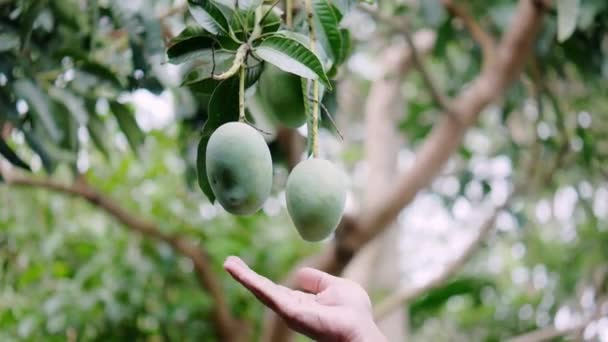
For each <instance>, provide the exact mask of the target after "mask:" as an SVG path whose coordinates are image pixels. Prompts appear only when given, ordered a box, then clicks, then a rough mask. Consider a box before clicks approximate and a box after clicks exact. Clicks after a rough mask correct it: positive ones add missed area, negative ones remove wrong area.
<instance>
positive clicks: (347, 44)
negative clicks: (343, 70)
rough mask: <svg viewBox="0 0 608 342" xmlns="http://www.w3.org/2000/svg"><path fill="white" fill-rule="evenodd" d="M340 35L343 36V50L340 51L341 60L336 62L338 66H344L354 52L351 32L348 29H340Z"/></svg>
mask: <svg viewBox="0 0 608 342" xmlns="http://www.w3.org/2000/svg"><path fill="white" fill-rule="evenodd" d="M340 33H341V35H342V39H341V41H342V48H341V49H340V50H341V52H342V54H341V55H340V58H339V59H338V60H337V61H336V64H342V63H343V62H344V61H345V60H346V59H347V58H348V56H350V53H351V50H352V42H351V40H350V31H349V30H347V29H340Z"/></svg>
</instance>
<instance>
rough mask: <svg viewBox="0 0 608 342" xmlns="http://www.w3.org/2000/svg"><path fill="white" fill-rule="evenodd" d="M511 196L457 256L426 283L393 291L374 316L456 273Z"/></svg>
mask: <svg viewBox="0 0 608 342" xmlns="http://www.w3.org/2000/svg"><path fill="white" fill-rule="evenodd" d="M511 198H512V196H509V199H508V200H507V201H505V203H504V204H503V205H500V206H497V207H496V208H494V209H493V210H492V213H491V214H490V215H489V216H488V217H487V218H486V220H485V221H484V222H483V223H482V224H481V226H480V227H479V231H478V232H477V234H475V236H474V237H473V238H472V239H471V241H469V243H468V244H467V245H466V247H465V248H464V249H463V250H462V252H461V253H460V255H458V257H456V258H455V259H454V260H452V261H451V262H449V263H448V264H447V265H445V267H444V268H443V269H442V270H441V272H439V273H437V274H435V275H434V276H433V278H431V279H430V280H429V281H428V282H427V283H426V284H423V285H422V286H419V287H415V288H409V287H407V288H402V289H399V290H397V291H396V292H395V293H393V294H391V295H389V296H388V297H387V298H386V299H384V300H383V301H382V302H380V303H379V304H378V305H377V306H376V307H375V309H374V316H375V318H376V319H380V318H382V317H384V316H386V315H387V314H389V313H391V312H392V311H393V310H395V309H397V308H399V307H400V306H401V305H402V304H403V303H406V302H408V301H410V300H411V299H414V298H416V297H418V296H420V295H422V294H424V293H426V292H427V291H429V290H432V289H434V288H436V287H439V286H441V285H442V284H443V283H445V282H446V281H447V280H448V279H450V278H451V277H452V276H453V275H454V274H456V273H458V271H460V270H461V269H462V268H463V267H464V265H466V263H467V261H469V259H470V258H471V257H472V256H473V254H475V251H477V250H478V249H479V247H480V246H481V245H482V244H483V242H484V241H485V240H486V237H487V236H488V234H489V233H490V232H491V231H492V228H493V227H494V223H495V222H496V216H498V213H499V212H500V211H501V210H503V209H504V208H505V207H506V206H508V204H509V202H510V199H511Z"/></svg>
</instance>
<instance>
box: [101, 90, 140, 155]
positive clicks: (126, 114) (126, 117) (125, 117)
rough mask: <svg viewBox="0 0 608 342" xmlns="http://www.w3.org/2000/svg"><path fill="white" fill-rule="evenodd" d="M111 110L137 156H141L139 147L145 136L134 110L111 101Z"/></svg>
mask: <svg viewBox="0 0 608 342" xmlns="http://www.w3.org/2000/svg"><path fill="white" fill-rule="evenodd" d="M110 110H111V111H112V113H113V114H114V117H116V121H117V122H118V126H119V127H120V130H121V131H122V132H123V133H124V134H125V136H126V137H127V140H128V141H129V145H130V146H131V149H132V150H133V152H135V154H139V153H138V150H139V146H140V145H141V144H142V143H143V142H144V139H145V135H144V133H143V132H142V131H141V129H140V128H139V126H138V125H137V121H135V115H134V113H133V110H132V109H131V108H130V107H129V106H127V105H125V104H122V103H120V102H116V101H111V102H110Z"/></svg>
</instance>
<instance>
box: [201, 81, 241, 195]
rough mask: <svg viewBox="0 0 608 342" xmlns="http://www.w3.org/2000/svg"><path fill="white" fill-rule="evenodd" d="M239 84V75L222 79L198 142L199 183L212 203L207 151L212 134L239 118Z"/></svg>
mask: <svg viewBox="0 0 608 342" xmlns="http://www.w3.org/2000/svg"><path fill="white" fill-rule="evenodd" d="M238 84H239V82H238V77H231V78H230V79H227V80H224V81H222V82H221V83H220V84H219V85H218V87H217V88H216V89H215V91H214V92H213V94H212V95H211V100H210V101H209V106H208V109H207V121H206V122H205V125H204V126H203V136H202V138H201V140H200V142H199V144H198V152H197V156H196V170H197V173H198V185H199V186H200V188H201V190H203V192H204V193H205V195H206V196H207V198H209V201H211V202H212V203H213V202H214V201H215V195H214V194H213V191H212V190H211V186H210V185H209V179H208V178H207V168H206V161H205V153H206V151H207V144H208V143H209V137H210V136H211V134H213V132H214V131H215V130H216V129H217V128H218V127H220V126H221V125H223V124H225V123H227V122H230V121H237V120H238V118H239V101H238V96H239V88H238Z"/></svg>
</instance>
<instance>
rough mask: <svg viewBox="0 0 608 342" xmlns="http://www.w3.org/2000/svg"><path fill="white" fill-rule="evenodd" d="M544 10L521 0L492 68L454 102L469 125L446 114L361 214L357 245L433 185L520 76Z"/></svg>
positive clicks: (461, 118)
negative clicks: (473, 128) (375, 202)
mask: <svg viewBox="0 0 608 342" xmlns="http://www.w3.org/2000/svg"><path fill="white" fill-rule="evenodd" d="M541 14H542V11H541V10H539V9H538V8H537V7H536V6H535V5H534V4H533V2H532V1H530V0H521V1H520V3H519V7H518V11H517V13H516V14H515V15H514V18H516V19H515V21H514V22H513V23H512V25H511V29H510V30H509V31H508V32H507V33H506V34H505V37H504V38H503V40H502V42H501V44H500V45H499V47H498V50H497V56H496V60H495V62H494V63H493V66H492V68H488V69H486V70H485V71H483V72H482V73H481V74H480V75H479V76H478V77H477V78H476V79H475V80H474V81H473V82H472V84H471V85H470V86H469V87H468V88H466V89H465V90H464V91H463V92H462V93H461V94H460V95H459V96H458V97H457V98H456V99H455V100H454V102H453V106H454V107H455V111H454V112H455V113H458V114H459V119H460V121H461V122H462V123H463V125H459V124H457V123H455V122H454V121H453V120H451V119H450V118H449V117H444V118H443V119H442V120H441V121H440V122H439V123H438V124H437V125H436V126H435V127H434V128H433V130H432V131H431V133H430V134H429V136H428V137H427V139H426V141H425V142H424V143H423V145H422V146H421V148H420V149H419V151H418V153H417V157H416V161H415V162H414V163H413V166H412V167H411V168H410V169H409V170H407V171H406V172H404V173H403V174H402V175H401V176H400V177H399V179H398V180H397V184H396V185H395V186H394V187H393V191H392V192H390V193H389V194H388V195H387V196H386V198H385V200H384V202H383V203H382V204H381V205H379V206H378V207H376V208H374V210H370V211H369V212H367V213H363V215H360V220H359V222H358V223H359V226H360V230H361V231H363V232H364V234H363V235H362V236H357V238H358V239H361V241H356V242H355V243H354V245H355V246H360V245H362V244H363V243H365V242H367V241H368V240H369V239H371V238H373V237H374V236H375V235H376V234H378V232H380V231H382V229H383V228H384V226H385V225H386V224H388V223H389V222H391V221H392V220H394V219H395V217H397V215H398V214H399V212H400V211H401V210H402V208H403V207H405V206H406V205H407V204H409V203H410V202H411V201H412V199H413V198H414V197H415V195H416V193H417V192H418V191H419V190H420V189H422V188H424V187H426V186H428V185H429V184H430V183H431V181H432V180H433V179H434V178H435V176H436V175H437V174H438V173H439V172H440V171H441V168H442V167H443V165H444V164H445V163H446V162H447V160H448V159H449V157H450V156H451V155H452V154H453V153H454V152H455V151H456V150H457V148H458V146H459V145H460V142H461V141H462V138H463V137H464V134H465V132H466V128H468V127H470V126H472V125H473V124H474V123H475V121H476V120H477V117H478V116H479V114H480V112H481V111H482V110H483V109H484V108H485V107H486V106H487V105H489V104H490V103H492V102H493V101H494V100H496V99H497V98H498V97H499V96H500V95H501V94H502V93H503V92H504V90H505V89H506V88H507V86H508V85H509V84H510V83H511V82H512V81H513V79H515V78H516V77H517V76H518V75H519V73H520V72H521V69H522V67H523V65H524V64H525V61H526V59H527V57H528V53H529V52H530V50H531V47H532V43H533V41H534V37H535V36H536V33H537V32H538V30H539V28H540V21H541V20H540V19H541Z"/></svg>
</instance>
